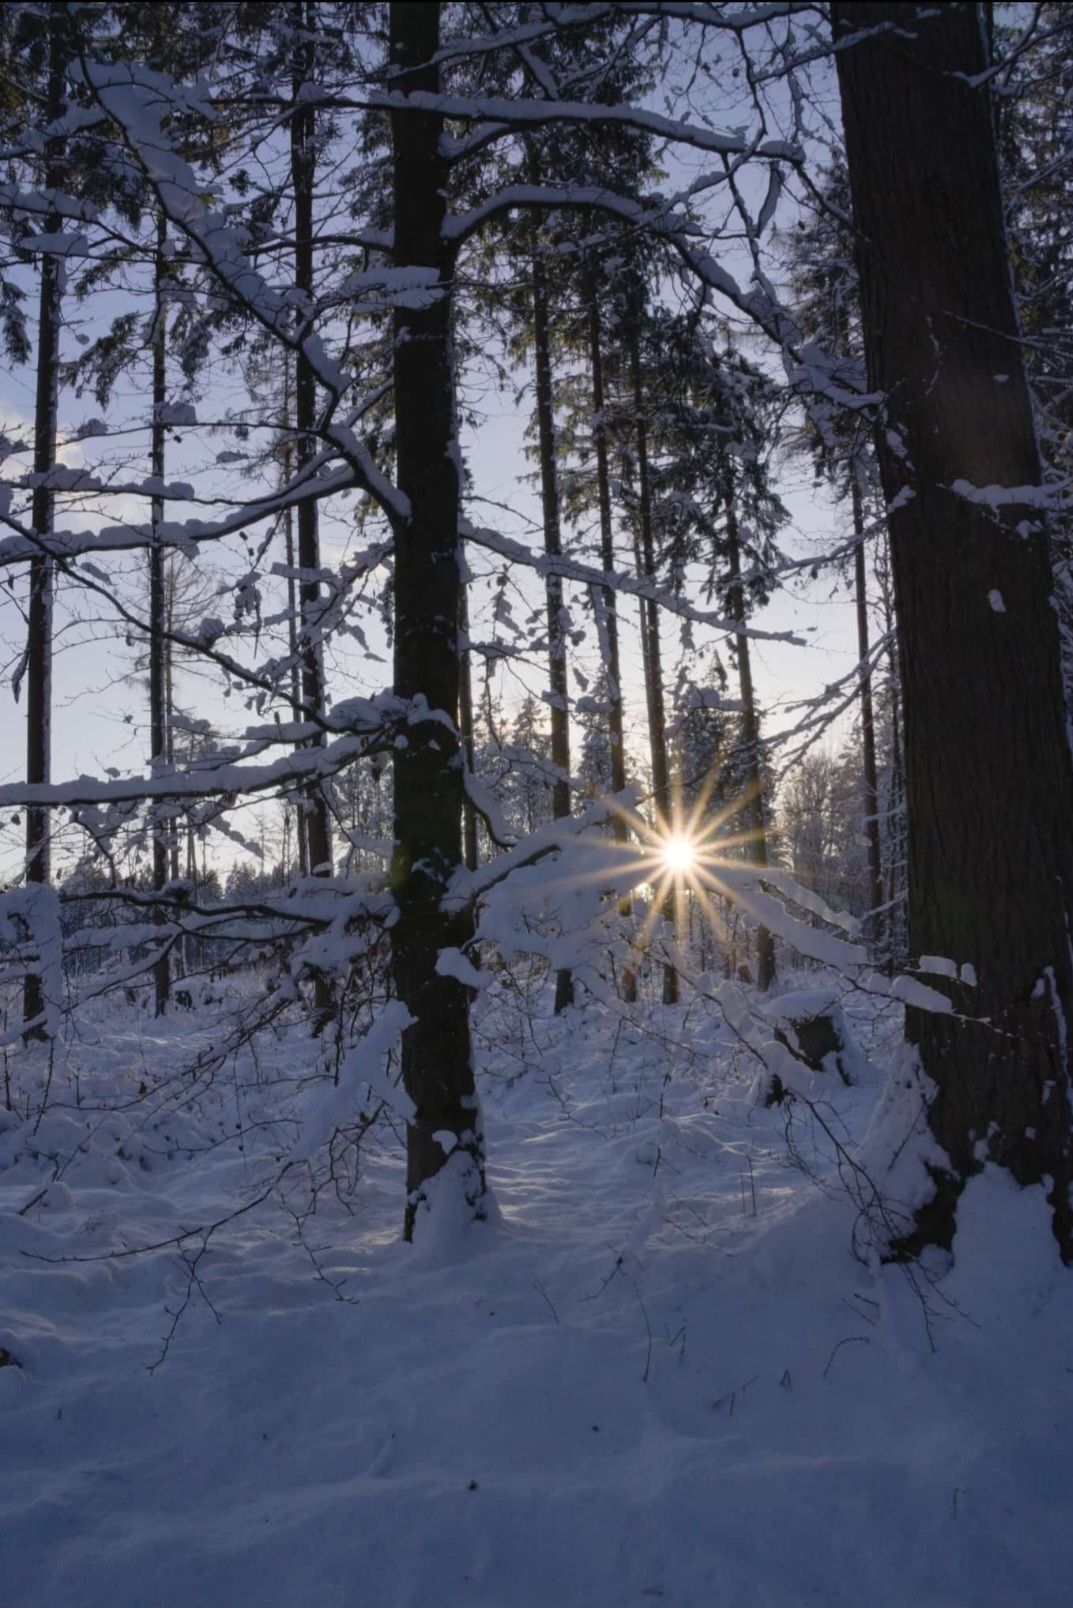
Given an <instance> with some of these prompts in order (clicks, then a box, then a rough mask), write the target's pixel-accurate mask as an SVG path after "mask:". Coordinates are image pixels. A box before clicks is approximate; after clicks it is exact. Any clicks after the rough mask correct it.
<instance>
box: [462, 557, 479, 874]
mask: <svg viewBox="0 0 1073 1608" xmlns="http://www.w3.org/2000/svg"><path fill="white" fill-rule="evenodd" d="M459 593H460V595H459V600H458V625H459V630H460V631H461V633H462V636H463V638H464V639H465V646H464V647H463V648H462V651H461V653H460V656H459V666H458V678H459V679H458V729H459V734H460V736H461V738H462V753H463V755H464V757H465V761H466V772H467V774H468V775H470V776H472V775H473V772H474V761H475V751H474V746H473V682H472V679H471V666H470V652H469V598H468V594H467V589H466V583H465V582H463V584H462V586H461V587H460V588H459ZM462 858H463V861H464V863H465V867H466V870H467V871H476V869H477V864H478V854H477V811H476V810H475V809H474V808H473V803H472V800H471V799H470V798H469V796H468V794H467V796H466V799H465V803H464V804H463V807H462Z"/></svg>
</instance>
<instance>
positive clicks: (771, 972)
mask: <svg viewBox="0 0 1073 1608" xmlns="http://www.w3.org/2000/svg"><path fill="white" fill-rule="evenodd" d="M726 536H727V554H726V557H727V569H728V570H729V572H730V585H729V586H728V588H727V608H728V610H729V612H730V618H731V619H732V620H733V621H734V624H735V625H744V624H745V588H744V587H743V586H742V584H741V541H740V538H739V534H738V519H737V515H736V514H735V512H734V506H733V489H731V492H730V496H729V498H728V501H727V509H726ZM734 658H735V660H736V661H737V666H738V686H739V688H740V690H741V706H742V709H741V736H742V745H743V747H744V749H745V774H746V778H747V783H746V795H745V805H744V808H743V809H742V811H741V817H742V819H743V821H744V822H745V829H746V832H747V833H748V839H747V841H746V844H745V853H746V855H747V856H748V859H749V861H750V862H751V864H752V865H754V866H756V867H757V869H758V870H761V871H762V870H763V869H764V867H765V866H766V865H767V863H768V855H767V824H766V821H765V811H764V777H763V772H762V770H761V767H760V718H759V716H758V714H757V712H756V693H755V691H754V689H753V665H752V659H751V657H750V654H749V638H748V637H747V636H744V635H742V636H736V637H735V638H734ZM774 981H775V940H774V938H773V937H772V936H771V933H770V932H769V931H768V929H767V928H766V927H764V926H758V927H757V929H756V984H757V987H758V988H760V989H761V990H765V991H766V990H767V989H769V988H770V987H771V985H772V983H773V982H774Z"/></svg>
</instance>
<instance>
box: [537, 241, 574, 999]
mask: <svg viewBox="0 0 1073 1608" xmlns="http://www.w3.org/2000/svg"><path fill="white" fill-rule="evenodd" d="M533 367H534V370H535V377H536V404H537V431H538V435H539V441H540V502H541V510H542V513H543V517H544V551H545V552H546V553H547V554H548V556H549V558H559V557H561V555H562V551H563V543H562V527H561V523H560V518H559V475H558V465H557V462H556V451H555V397H554V392H553V390H552V378H551V331H550V330H549V328H548V281H547V275H546V273H545V271H544V264H543V262H542V261H541V259H540V256H539V254H537V255H534V257H533ZM544 585H545V591H546V597H547V612H548V683H549V690H550V693H551V699H550V703H551V762H552V765H553V767H554V770H555V780H554V781H553V783H552V788H551V812H552V815H553V816H554V817H555V819H556V820H557V821H558V820H561V819H562V818H563V817H564V816H567V815H569V814H570V689H569V685H568V682H567V675H566V629H565V614H564V605H563V579H562V576H561V575H555V574H552V573H551V571H549V572H548V574H547V576H546V577H545V582H544ZM573 1003H574V983H573V979H572V977H571V976H570V973H569V972H568V971H559V972H556V974H555V1014H556V1016H558V1015H559V1014H560V1013H561V1012H562V1011H564V1010H566V1008H567V1006H568V1005H572V1004H573Z"/></svg>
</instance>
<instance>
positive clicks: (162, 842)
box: [149, 212, 171, 1016]
mask: <svg viewBox="0 0 1073 1608" xmlns="http://www.w3.org/2000/svg"><path fill="white" fill-rule="evenodd" d="M166 245H167V222H166V220H165V217H164V214H163V212H161V213H160V214H159V216H158V218H157V236H156V260H155V263H154V275H155V290H156V307H155V309H154V314H153V424H152V432H151V434H152V440H151V443H150V459H151V467H150V473H151V474H152V476H153V479H154V481H155V482H156V484H157V485H158V486H163V482H164V468H165V451H164V448H165V428H164V405H165V403H166V401H167V381H168V309H167V302H166V301H165V299H164V278H165V274H166V272H167V269H166V261H167V259H166V253H165V247H166ZM151 519H152V531H153V545H152V546H151V547H150V549H149V763H150V769H151V771H152V772H153V774H154V775H155V774H158V773H159V772H160V771H162V770H163V769H164V768H165V766H166V763H167V752H168V731H167V711H168V686H167V672H166V662H167V643H166V640H165V637H166V623H165V622H166V615H167V603H166V599H165V593H164V587H165V576H164V549H163V547H162V546H161V545H160V526H161V524H162V522H163V519H164V499H163V497H162V496H155V497H153V499H152V508H151ZM150 811H151V818H152V831H153V888H154V890H155V892H157V893H161V892H162V891H163V889H164V887H165V885H166V883H167V880H168V840H169V836H170V829H171V823H170V822H169V821H168V819H167V817H166V816H165V815H164V814H163V813H162V811H161V808H160V806H159V805H150ZM165 919H166V913H165V911H164V908H163V906H162V905H158V906H157V908H156V911H155V912H154V920H155V921H156V923H157V925H158V926H160V925H163V923H164V921H165ZM170 991H171V958H170V952H169V950H168V947H167V945H166V944H164V945H162V946H161V950H160V954H159V955H158V956H157V959H156V963H155V965H154V966H153V1004H154V1010H155V1014H156V1015H157V1016H163V1015H164V1012H165V1011H166V1010H167V1008H168V997H169V994H170Z"/></svg>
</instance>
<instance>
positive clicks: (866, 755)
mask: <svg viewBox="0 0 1073 1608" xmlns="http://www.w3.org/2000/svg"><path fill="white" fill-rule="evenodd" d="M850 477H851V478H850V497H851V499H852V504H853V534H854V536H855V537H856V546H855V548H854V550H853V587H854V594H855V602H856V605H857V657H858V659H859V660H860V666H861V668H860V684H861V759H862V765H863V770H864V831H865V838H866V839H867V843H868V898H869V903H870V905H871V910H872V913H871V916H870V917H869V920H868V930H869V936H870V937H871V940H872V945H873V947H874V948H875V949H876V950H878V949H879V948H880V946H881V944H882V941H883V926H884V922H883V854H882V849H881V846H880V841H879V779H878V773H877V771H876V721H875V710H874V708H873V705H872V671H871V669H870V667H869V664H868V652H869V643H868V578H867V573H866V570H865V562H864V505H863V501H862V498H861V487H860V482H859V480H858V479H857V471H856V467H855V466H854V465H852V464H851V465H850Z"/></svg>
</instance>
